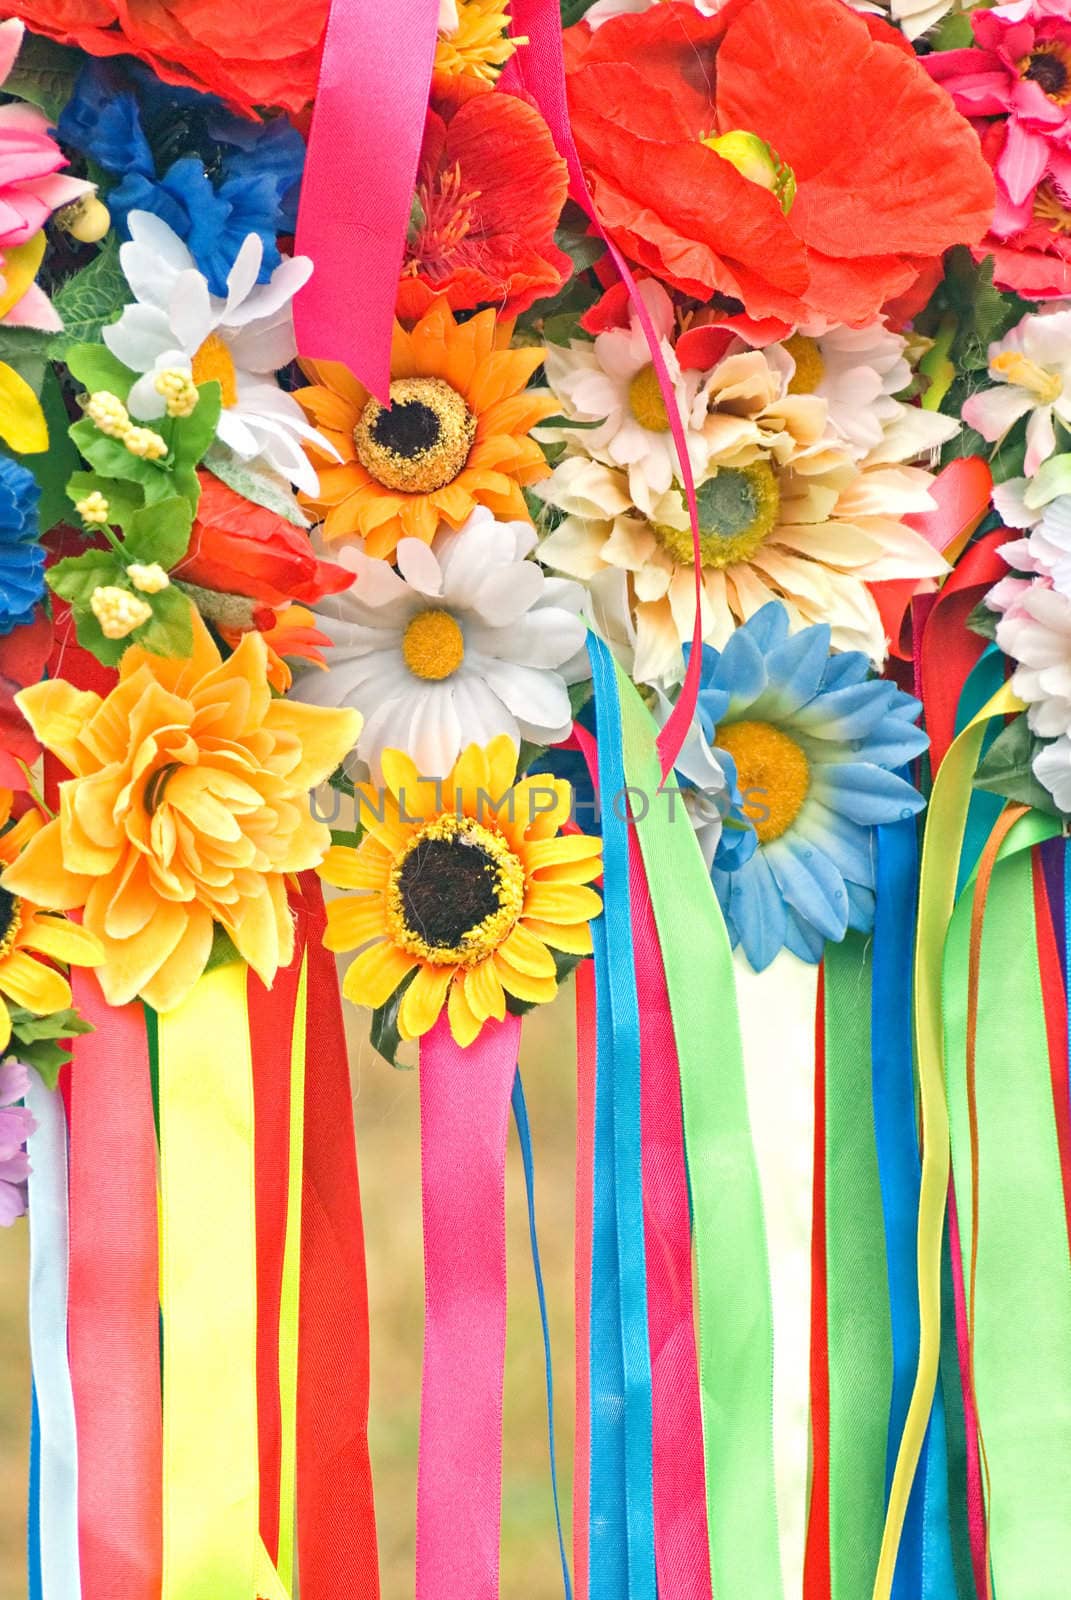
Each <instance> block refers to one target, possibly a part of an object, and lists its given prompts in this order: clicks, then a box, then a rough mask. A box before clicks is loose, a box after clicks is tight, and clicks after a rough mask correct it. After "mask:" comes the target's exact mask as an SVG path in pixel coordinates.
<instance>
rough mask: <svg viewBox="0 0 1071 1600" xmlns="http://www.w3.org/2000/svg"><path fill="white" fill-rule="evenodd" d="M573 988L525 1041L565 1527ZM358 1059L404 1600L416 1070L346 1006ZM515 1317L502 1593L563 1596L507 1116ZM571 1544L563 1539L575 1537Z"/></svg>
mask: <svg viewBox="0 0 1071 1600" xmlns="http://www.w3.org/2000/svg"><path fill="white" fill-rule="evenodd" d="M572 1002H573V994H572V986H571V984H570V985H569V986H568V987H567V988H566V990H565V992H563V994H562V995H560V996H559V999H558V1001H557V1002H556V1003H555V1004H554V1005H552V1006H544V1007H540V1008H538V1009H537V1010H536V1011H534V1012H532V1013H530V1015H529V1016H528V1017H527V1018H526V1019H525V1024H524V1036H523V1045H522V1054H521V1066H522V1072H523V1077H524V1085H525V1094H526V1097H527V1100H528V1113H529V1119H530V1121H531V1125H532V1142H533V1146H534V1149H535V1168H536V1203H537V1212H538V1219H539V1234H540V1247H541V1251H542V1256H543V1270H544V1275H545V1279H546V1285H547V1294H548V1298H549V1301H550V1317H551V1335H552V1339H553V1347H554V1356H555V1361H554V1377H555V1388H556V1396H555V1398H556V1407H555V1412H556V1425H557V1430H558V1449H559V1474H560V1483H561V1490H562V1499H563V1506H562V1510H563V1515H564V1517H565V1521H566V1539H567V1540H568V1537H569V1520H570V1519H569V1511H570V1494H571V1488H570V1485H571V1476H570V1458H571V1442H572V1431H573V1415H572V1412H573V1366H572V1349H573V1310H572V1294H573V1267H572V1234H573V1158H574V1137H575V1108H576V1100H575V1095H576V1070H575V1045H574V1034H573V1021H572ZM350 1021H351V1024H352V1027H351V1041H350V1043H351V1051H350V1058H351V1072H352V1083H353V1101H354V1114H355V1117H356V1124H357V1141H358V1157H359V1160H360V1167H361V1187H362V1199H363V1205H364V1218H365V1238H366V1246H367V1252H368V1277H369V1295H370V1299H371V1340H372V1411H371V1447H372V1465H373V1472H374V1475H375V1488H376V1505H377V1514H378V1523H379V1541H380V1572H381V1578H382V1593H383V1600H410V1597H411V1596H412V1592H413V1576H412V1574H413V1539H414V1517H415V1494H416V1447H417V1422H418V1415H419V1404H420V1352H421V1341H422V1335H423V1317H424V1300H423V1245H422V1238H421V1226H420V1128H419V1107H418V1099H417V1095H418V1085H417V1076H416V1073H415V1072H412V1071H408V1072H402V1071H394V1070H392V1069H391V1068H390V1067H388V1066H386V1065H385V1064H384V1063H383V1061H382V1060H381V1059H380V1058H379V1057H378V1056H377V1055H376V1054H375V1053H374V1052H373V1051H372V1049H371V1047H370V1046H369V1045H368V1043H367V1041H366V1039H365V1038H364V1037H363V1031H362V1027H361V1019H360V1018H359V1017H357V1016H356V1015H355V1014H352V1013H351V1017H350ZM507 1233H508V1256H509V1286H510V1287H509V1321H508V1336H507V1353H506V1393H505V1417H504V1429H505V1482H504V1498H503V1530H502V1594H503V1597H504V1600H521V1597H523V1600H552V1597H556V1596H560V1595H561V1594H562V1579H561V1568H560V1564H559V1560H558V1551H557V1539H556V1535H555V1531H554V1511H553V1502H552V1499H551V1492H550V1474H549V1470H548V1464H547V1426H546V1423H547V1418H546V1401H545V1393H544V1372H543V1348H542V1339H541V1334H540V1328H539V1314H538V1305H537V1301H536V1293H535V1283H534V1278H533V1274H532V1265H531V1254H530V1250H529V1244H528V1219H527V1211H526V1207H525V1195H524V1180H523V1174H522V1170H521V1163H520V1155H519V1151H518V1148H517V1140H516V1134H515V1132H514V1131H513V1130H512V1128H511V1132H510V1149H509V1160H508V1183H507ZM26 1267H27V1232H26V1224H25V1221H22V1222H19V1223H17V1224H16V1225H15V1227H13V1228H10V1229H6V1230H0V1600H25V1597H26V1571H25V1543H24V1541H25V1515H24V1513H25V1498H26V1448H27V1429H28V1418H29V1404H30V1400H29V1394H30V1378H29V1362H28V1356H27V1345H26ZM567 1548H568V1545H567Z"/></svg>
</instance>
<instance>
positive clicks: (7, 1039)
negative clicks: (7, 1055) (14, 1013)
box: [0, 996, 11, 1056]
mask: <svg viewBox="0 0 1071 1600" xmlns="http://www.w3.org/2000/svg"><path fill="white" fill-rule="evenodd" d="M10 1043H11V1016H10V1014H9V1012H8V1009H7V1006H6V1005H5V1004H4V1001H3V997H2V996H0V1056H2V1055H3V1053H4V1051H5V1050H6V1049H7V1047H8V1045H9V1044H10Z"/></svg>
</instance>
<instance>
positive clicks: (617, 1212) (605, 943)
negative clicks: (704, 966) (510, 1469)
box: [588, 634, 656, 1600]
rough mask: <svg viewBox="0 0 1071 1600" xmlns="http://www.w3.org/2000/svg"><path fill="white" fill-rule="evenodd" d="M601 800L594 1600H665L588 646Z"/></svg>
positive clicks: (617, 888)
mask: <svg viewBox="0 0 1071 1600" xmlns="http://www.w3.org/2000/svg"><path fill="white" fill-rule="evenodd" d="M588 653H589V655H590V657H591V671H592V682H593V687H594V690H595V726H596V734H597V738H598V747H599V789H600V794H601V798H602V827H603V860H604V864H605V878H604V911H603V915H602V916H601V917H599V918H598V919H597V921H596V922H595V924H594V927H593V938H594V944H595V986H596V1033H597V1040H596V1065H595V1171H594V1206H593V1227H592V1285H591V1346H590V1348H591V1548H590V1563H589V1571H590V1580H589V1590H590V1597H591V1600H620V1597H621V1596H622V1595H626V1594H627V1595H628V1597H629V1600H655V1597H656V1580H655V1555H654V1490H653V1465H652V1458H653V1441H652V1419H651V1351H650V1344H649V1341H648V1331H647V1263H646V1258H645V1254H644V1233H643V1175H642V1164H641V1135H640V1017H639V1006H638V1003H637V999H636V970H635V963H634V958H633V949H632V910H631V901H630V896H629V836H628V829H629V824H628V822H627V821H626V820H625V817H626V803H625V771H624V763H623V758H622V733H621V706H620V701H619V699H618V689H617V675H616V672H615V670H614V664H613V658H612V656H611V655H610V652H609V650H608V649H607V648H606V646H605V645H604V644H603V643H602V641H601V640H599V639H597V638H595V636H594V635H593V634H589V636H588Z"/></svg>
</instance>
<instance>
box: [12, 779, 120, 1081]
mask: <svg viewBox="0 0 1071 1600" xmlns="http://www.w3.org/2000/svg"><path fill="white" fill-rule="evenodd" d="M12 798H13V797H12V795H11V794H10V792H9V791H7V790H3V789H0V1054H3V1052H4V1051H5V1050H6V1049H7V1047H8V1045H9V1044H10V1043H11V1013H10V1012H9V1010H8V1006H9V1005H15V1006H22V1007H24V1008H25V1010H27V1011H32V1012H33V1014H34V1015H35V1016H38V1017H44V1016H51V1014H52V1013H53V1012H55V1011H66V1009H67V1007H68V1006H69V1005H70V1003H71V986H70V984H69V983H68V981H67V979H66V978H65V977H64V975H63V973H62V972H59V971H58V970H57V969H56V967H55V966H54V965H53V964H52V963H53V962H56V961H62V962H65V963H66V964H68V965H71V966H76V967H92V966H95V965H96V964H97V963H98V962H99V961H100V960H102V958H103V951H102V950H101V947H100V945H99V943H98V942H97V940H96V939H95V938H94V937H93V935H92V933H91V932H89V930H88V929H86V928H80V927H79V926H78V924H77V923H76V922H69V921H68V920H67V918H66V917H63V916H58V915H56V911H57V909H58V910H62V909H63V907H59V908H57V907H55V906H54V905H53V903H52V901H51V900H50V899H49V898H48V897H47V895H44V896H43V895H40V894H31V895H27V894H26V893H24V892H23V891H22V890H21V889H18V888H9V887H8V885H7V881H6V880H7V875H8V873H9V872H12V871H14V870H16V867H17V865H18V864H19V863H20V862H21V861H24V860H25V854H24V852H25V851H26V850H28V849H29V848H30V847H31V846H32V845H33V843H34V841H35V840H36V839H37V838H38V837H39V836H40V835H41V834H42V833H43V832H44V831H45V828H46V823H45V820H44V818H43V817H42V815H41V813H40V812H39V811H37V810H35V809H32V808H31V809H30V810H28V811H25V812H24V813H23V815H22V816H21V817H20V818H19V820H18V821H17V822H15V823H12V822H11V804H12ZM5 869H6V870H5Z"/></svg>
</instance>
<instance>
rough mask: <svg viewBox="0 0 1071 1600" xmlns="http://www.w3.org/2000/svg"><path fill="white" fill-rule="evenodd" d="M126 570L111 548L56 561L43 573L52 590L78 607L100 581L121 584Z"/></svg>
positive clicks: (89, 551)
mask: <svg viewBox="0 0 1071 1600" xmlns="http://www.w3.org/2000/svg"><path fill="white" fill-rule="evenodd" d="M125 571H126V569H125V567H124V566H123V563H122V560H121V558H120V557H119V556H118V555H117V554H116V552H115V551H114V550H87V551H85V553H84V554H83V555H80V556H65V557H64V559H63V560H62V561H57V562H56V565H55V566H54V567H50V568H49V570H48V572H47V573H46V574H45V581H46V582H47V584H48V586H49V588H50V589H52V590H53V592H54V593H55V594H58V595H59V596H60V597H61V598H62V599H64V600H67V601H69V602H70V604H71V605H72V606H73V607H74V609H75V610H76V611H81V610H85V609H86V608H87V607H88V605H89V602H90V600H91V599H92V597H93V591H94V590H95V589H99V588H100V587H101V586H102V585H103V584H121V583H122V581H123V577H124V574H125Z"/></svg>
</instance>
